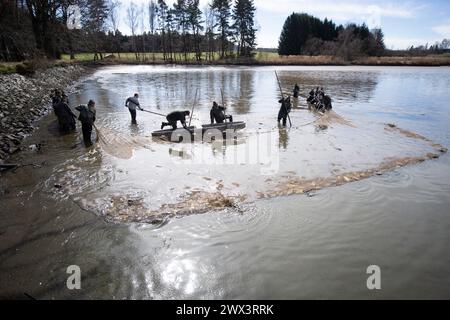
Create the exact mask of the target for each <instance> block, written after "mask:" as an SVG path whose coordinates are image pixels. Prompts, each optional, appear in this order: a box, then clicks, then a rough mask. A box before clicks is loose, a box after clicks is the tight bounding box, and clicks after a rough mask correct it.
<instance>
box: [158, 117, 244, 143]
mask: <svg viewBox="0 0 450 320" xmlns="http://www.w3.org/2000/svg"><path fill="white" fill-rule="evenodd" d="M244 128H245V122H243V121H236V122H224V123H215V124H204V125H202V127H201V128H196V127H193V126H191V127H189V128H187V129H185V128H178V129H175V130H173V129H166V130H157V131H153V132H152V137H161V138H167V139H169V140H170V139H171V138H172V137H183V136H185V135H186V132H187V133H188V134H190V135H191V136H196V135H198V134H201V135H202V137H203V136H204V135H205V134H210V135H215V134H216V133H217V132H221V133H222V134H226V130H235V131H237V130H240V129H244Z"/></svg>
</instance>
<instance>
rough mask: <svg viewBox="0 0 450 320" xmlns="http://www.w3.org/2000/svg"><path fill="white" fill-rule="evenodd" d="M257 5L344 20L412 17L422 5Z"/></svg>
mask: <svg viewBox="0 0 450 320" xmlns="http://www.w3.org/2000/svg"><path fill="white" fill-rule="evenodd" d="M255 3H256V7H257V8H259V9H264V10H267V11H272V12H279V13H291V12H293V11H294V12H307V13H313V14H319V15H325V16H329V17H330V18H335V16H339V17H340V18H342V20H352V19H355V18H361V16H371V15H374V14H375V15H377V14H379V15H380V16H381V17H396V18H411V17H413V16H414V15H415V13H416V11H418V10H419V9H420V8H422V6H420V7H413V6H405V5H403V6H402V5H398V4H394V3H384V4H383V5H379V4H377V3H376V2H375V1H374V3H373V4H361V3H360V2H356V1H351V0H347V1H346V2H339V3H336V1H332V0H320V1H315V0H277V1H272V0H255Z"/></svg>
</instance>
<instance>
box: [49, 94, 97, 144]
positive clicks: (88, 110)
mask: <svg viewBox="0 0 450 320" xmlns="http://www.w3.org/2000/svg"><path fill="white" fill-rule="evenodd" d="M52 105H53V110H54V112H55V115H56V117H57V118H58V126H59V131H60V132H61V133H63V134H67V133H70V132H73V131H75V129H76V124H75V119H77V118H78V120H79V121H80V122H81V131H82V132H83V141H84V144H85V145H86V146H87V147H89V146H91V145H92V140H91V135H92V128H93V126H94V122H95V117H96V110H95V101H94V100H89V102H88V103H87V105H79V106H77V107H75V110H77V111H79V112H80V114H79V115H78V117H77V116H76V115H75V114H74V113H73V112H72V110H71V109H70V107H69V100H68V97H67V95H66V94H65V93H64V91H62V90H58V89H55V90H54V91H53V94H52Z"/></svg>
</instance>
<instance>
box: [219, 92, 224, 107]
mask: <svg viewBox="0 0 450 320" xmlns="http://www.w3.org/2000/svg"><path fill="white" fill-rule="evenodd" d="M220 95H221V96H222V107H224V108H225V102H224V100H223V90H222V89H220Z"/></svg>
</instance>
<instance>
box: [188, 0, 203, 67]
mask: <svg viewBox="0 0 450 320" xmlns="http://www.w3.org/2000/svg"><path fill="white" fill-rule="evenodd" d="M199 6H200V0H188V5H187V17H188V18H187V21H188V23H189V26H190V28H191V29H192V34H193V36H194V47H195V58H196V60H197V61H200V60H201V57H202V51H201V48H200V43H201V37H200V32H201V31H202V30H203V26H202V23H203V21H202V11H201V10H200V7H199Z"/></svg>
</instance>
